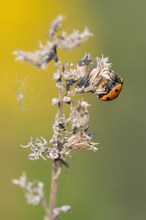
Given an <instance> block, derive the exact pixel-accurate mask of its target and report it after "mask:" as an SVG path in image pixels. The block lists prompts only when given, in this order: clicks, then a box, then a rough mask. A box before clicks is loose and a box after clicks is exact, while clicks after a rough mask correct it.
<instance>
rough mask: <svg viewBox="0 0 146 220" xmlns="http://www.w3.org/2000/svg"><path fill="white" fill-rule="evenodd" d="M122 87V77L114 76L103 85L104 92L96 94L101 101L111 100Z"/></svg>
mask: <svg viewBox="0 0 146 220" xmlns="http://www.w3.org/2000/svg"><path fill="white" fill-rule="evenodd" d="M122 87H123V79H122V78H121V77H119V76H116V78H115V80H114V81H109V82H108V83H107V85H106V86H105V93H103V94H98V98H99V99H100V100H102V101H111V100H113V99H115V98H117V97H118V95H119V94H120V92H121V90H122Z"/></svg>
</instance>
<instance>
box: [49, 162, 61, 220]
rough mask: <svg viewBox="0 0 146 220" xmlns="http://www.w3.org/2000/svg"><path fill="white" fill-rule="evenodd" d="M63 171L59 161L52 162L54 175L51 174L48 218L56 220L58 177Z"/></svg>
mask: <svg viewBox="0 0 146 220" xmlns="http://www.w3.org/2000/svg"><path fill="white" fill-rule="evenodd" d="M60 173H61V167H60V162H59V161H54V162H53V164H52V176H51V189H50V201H49V212H48V218H47V219H48V220H56V216H55V215H54V209H55V208H56V207H57V205H56V204H57V191H58V177H59V175H60Z"/></svg>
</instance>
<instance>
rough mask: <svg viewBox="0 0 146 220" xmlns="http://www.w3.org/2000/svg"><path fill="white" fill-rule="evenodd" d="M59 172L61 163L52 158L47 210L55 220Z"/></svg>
mask: <svg viewBox="0 0 146 220" xmlns="http://www.w3.org/2000/svg"><path fill="white" fill-rule="evenodd" d="M63 90H64V87H63V82H62V81H60V82H59V83H58V93H59V105H58V112H57V118H56V119H57V121H58V122H59V121H60V120H61V116H62V106H63V101H62V99H63ZM60 173H61V164H60V161H59V160H54V161H53V163H52V176H51V188H50V201H49V212H48V217H49V218H48V220H56V219H57V217H56V216H55V215H54V209H55V208H56V207H57V192H58V178H59V175H60Z"/></svg>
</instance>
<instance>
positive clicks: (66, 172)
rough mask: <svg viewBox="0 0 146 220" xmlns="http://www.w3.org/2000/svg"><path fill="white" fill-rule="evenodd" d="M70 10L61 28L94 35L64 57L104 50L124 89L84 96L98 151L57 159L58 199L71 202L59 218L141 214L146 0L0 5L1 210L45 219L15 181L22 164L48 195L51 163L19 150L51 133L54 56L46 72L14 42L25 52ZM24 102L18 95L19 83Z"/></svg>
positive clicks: (144, 206) (145, 185)
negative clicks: (21, 53) (110, 97)
mask: <svg viewBox="0 0 146 220" xmlns="http://www.w3.org/2000/svg"><path fill="white" fill-rule="evenodd" d="M59 14H62V15H65V16H66V19H65V21H64V22H63V29H64V30H65V31H67V32H68V33H70V32H71V31H72V30H73V29H79V30H80V31H82V30H83V29H84V27H85V26H87V27H88V28H89V29H90V31H91V32H93V33H94V36H93V37H92V38H90V39H89V40H88V41H87V42H84V43H83V44H82V45H81V46H80V47H78V48H75V49H73V50H70V51H69V52H64V51H60V57H61V59H62V60H63V61H71V62H74V63H77V62H78V61H79V60H80V58H82V57H83V55H84V53H85V52H90V53H91V54H92V57H93V58H94V57H96V56H101V55H102V54H104V56H108V57H109V58H110V62H112V63H113V70H114V71H115V72H116V73H118V74H119V75H121V76H122V77H123V78H124V87H123V90H122V92H121V94H120V96H119V97H118V98H117V99H116V100H114V101H112V102H101V101H99V100H97V98H96V96H94V95H92V94H88V95H84V96H82V95H80V96H78V97H77V98H78V99H80V98H84V100H87V101H88V102H89V103H91V105H92V106H91V107H90V115H91V120H90V131H91V132H92V134H93V137H94V141H95V142H99V143H100V145H99V146H98V148H99V150H98V152H97V153H93V152H87V151H77V152H75V153H74V154H73V158H72V159H70V160H69V161H68V162H69V164H70V168H69V169H66V168H63V172H62V175H61V178H60V181H59V195H58V205H62V204H70V205H71V206H72V211H71V212H70V213H69V214H66V215H65V214H64V215H62V219H64V220H65V219H70V220H73V219H84V220H88V219H92V220H98V219H100V220H107V219H108V220H117V219H118V220H123V219H124V220H137V219H139V220H145V219H146V159H145V158H146V144H145V142H146V135H145V132H146V122H145V113H146V111H145V108H146V102H145V99H146V98H145V93H146V90H145V82H146V61H145V60H146V56H145V53H146V52H145V51H146V26H145V21H146V1H144V0H134V1H133V0H123V1H117V0H97V1H95V0H90V1H89V0H84V1H83V0H74V1H67V0H61V1H50V0H41V1H35V0H31V1H29V0H21V1H18V0H13V1H10V0H8V1H3V2H1V7H0V30H1V41H0V66H1V70H0V125H1V131H0V195H1V196H0V219H3V220H8V219H12V220H14V219H21V220H25V219H31V220H33V219H43V216H44V213H43V210H42V207H41V206H35V207H32V206H30V205H28V204H27V203H26V201H25V198H24V194H23V192H22V190H21V189H20V188H19V187H17V186H15V185H13V184H12V183H11V180H12V179H13V178H17V177H19V176H20V175H21V173H22V171H26V173H27V175H28V178H29V180H30V181H32V180H34V179H40V180H41V181H44V182H45V184H46V193H47V195H48V194H49V179H50V171H51V163H50V162H45V161H43V160H39V161H29V160H28V159H27V155H28V153H29V150H24V149H21V148H20V147H19V146H20V144H26V143H27V142H28V141H29V140H30V137H31V136H32V137H34V138H36V137H40V136H43V137H45V138H46V139H48V140H49V139H50V137H51V135H52V122H53V120H54V116H55V112H56V109H55V107H52V106H51V99H52V98H53V97H56V94H57V90H56V88H55V86H54V81H53V80H52V78H51V74H52V73H53V72H54V70H55V69H54V67H53V64H52V63H50V65H48V68H47V70H46V71H42V70H38V69H37V68H35V67H32V66H31V65H29V64H27V63H23V64H21V63H19V62H15V61H14V55H13V54H12V52H13V51H14V50H15V49H21V50H26V51H31V50H34V49H37V48H38V42H39V41H40V40H41V41H42V42H43V43H45V41H46V36H45V34H46V33H47V31H48V27H49V26H48V25H49V22H50V21H51V20H52V19H54V18H55V17H56V16H57V15H59ZM20 91H22V93H23V94H24V100H23V102H20V101H19V100H17V98H18V94H19V92H20Z"/></svg>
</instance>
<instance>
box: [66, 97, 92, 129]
mask: <svg viewBox="0 0 146 220" xmlns="http://www.w3.org/2000/svg"><path fill="white" fill-rule="evenodd" d="M88 106H89V104H88V103H87V102H85V101H83V100H82V101H78V105H77V106H75V107H74V106H71V110H70V116H69V118H68V119H67V121H66V123H70V124H71V126H72V131H73V133H75V132H76V130H77V129H78V128H80V129H83V130H87V129H88V123H89V112H88Z"/></svg>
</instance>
